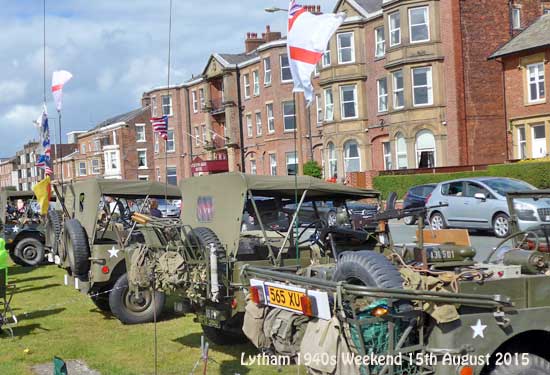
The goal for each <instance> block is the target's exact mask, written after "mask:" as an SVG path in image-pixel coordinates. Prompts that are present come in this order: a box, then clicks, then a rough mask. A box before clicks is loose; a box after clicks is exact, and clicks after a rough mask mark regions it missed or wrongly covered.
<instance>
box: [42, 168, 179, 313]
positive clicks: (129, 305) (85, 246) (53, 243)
mask: <svg viewBox="0 0 550 375" xmlns="http://www.w3.org/2000/svg"><path fill="white" fill-rule="evenodd" d="M54 189H55V191H56V194H57V196H59V197H64V199H60V201H61V205H62V208H63V215H62V217H57V218H52V220H50V221H49V222H51V223H52V224H51V227H52V228H54V229H52V230H51V231H48V232H47V240H46V243H47V246H49V247H50V249H51V253H52V254H53V257H54V262H55V263H56V264H58V265H59V266H60V267H62V268H64V269H65V270H66V271H67V275H66V276H65V284H66V285H70V286H74V287H75V288H76V289H78V290H80V291H81V292H82V293H87V294H89V295H90V297H91V298H92V301H93V302H94V303H95V304H96V306H97V307H98V308H99V309H100V310H102V311H111V312H112V313H113V314H114V315H115V316H116V317H117V318H118V319H119V320H120V321H121V322H123V323H125V324H137V323H144V322H149V321H152V320H153V317H154V316H155V315H156V316H160V314H161V312H162V307H163V304H164V294H163V293H159V292H155V294H154V295H153V294H152V293H151V292H150V291H149V290H136V291H135V292H129V291H128V281H127V275H126V262H125V258H124V254H123V252H121V249H122V248H123V247H125V246H134V244H137V243H140V242H143V236H142V235H141V233H140V232H139V231H138V230H132V227H133V226H134V224H133V222H132V221H131V219H130V218H131V215H132V213H134V212H140V211H144V210H146V209H148V204H149V199H150V198H164V197H165V196H167V197H168V198H169V199H180V198H181V195H180V192H179V189H178V188H177V187H174V186H166V185H164V184H161V183H158V182H149V181H123V180H107V179H86V180H82V181H77V182H73V183H68V184H65V185H63V190H64V191H63V192H62V191H61V189H62V186H60V185H54Z"/></svg>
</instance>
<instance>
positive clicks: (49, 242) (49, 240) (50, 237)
mask: <svg viewBox="0 0 550 375" xmlns="http://www.w3.org/2000/svg"><path fill="white" fill-rule="evenodd" d="M61 222H62V220H61V214H60V213H59V212H58V211H55V210H50V211H48V214H47V216H46V228H45V232H46V246H48V247H49V248H50V249H51V252H52V253H53V254H55V255H57V247H58V244H59V234H60V233H61Z"/></svg>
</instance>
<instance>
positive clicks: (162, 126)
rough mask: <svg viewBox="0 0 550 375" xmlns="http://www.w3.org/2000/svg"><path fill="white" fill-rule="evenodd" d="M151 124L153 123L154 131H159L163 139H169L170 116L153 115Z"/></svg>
mask: <svg viewBox="0 0 550 375" xmlns="http://www.w3.org/2000/svg"><path fill="white" fill-rule="evenodd" d="M151 124H152V125H153V131H154V132H155V133H158V134H159V135H160V136H161V137H162V139H164V140H165V141H167V140H168V117H167V116H162V117H152V118H151Z"/></svg>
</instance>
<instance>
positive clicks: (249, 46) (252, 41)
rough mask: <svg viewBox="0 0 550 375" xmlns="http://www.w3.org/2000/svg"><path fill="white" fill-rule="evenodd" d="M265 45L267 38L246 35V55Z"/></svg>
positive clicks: (251, 34)
mask: <svg viewBox="0 0 550 375" xmlns="http://www.w3.org/2000/svg"><path fill="white" fill-rule="evenodd" d="M264 43H265V38H263V35H262V38H258V33H246V40H245V41H244V47H245V51H246V53H249V52H252V51H254V50H255V49H256V48H258V47H259V46H261V45H262V44H264Z"/></svg>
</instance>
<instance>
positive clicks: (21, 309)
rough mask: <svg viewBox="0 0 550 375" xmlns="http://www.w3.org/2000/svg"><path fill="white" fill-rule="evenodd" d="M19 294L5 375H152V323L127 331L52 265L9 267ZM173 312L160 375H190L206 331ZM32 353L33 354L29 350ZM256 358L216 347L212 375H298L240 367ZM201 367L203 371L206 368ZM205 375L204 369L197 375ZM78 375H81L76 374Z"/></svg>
mask: <svg viewBox="0 0 550 375" xmlns="http://www.w3.org/2000/svg"><path fill="white" fill-rule="evenodd" d="M9 272H10V276H9V280H10V282H11V283H15V284H16V286H17V289H16V291H15V295H14V297H13V300H12V304H11V305H12V308H13V309H14V311H15V313H16V315H17V316H18V318H19V324H18V325H17V326H16V327H15V328H14V336H15V338H14V339H10V338H9V337H8V336H7V335H6V334H2V336H0V374H2V375H10V374H14V375H15V374H17V375H20V374H32V371H31V367H32V366H33V365H36V364H39V363H46V362H51V361H52V359H53V357H54V356H59V357H61V358H63V359H64V360H69V359H80V360H83V361H85V362H86V364H87V365H88V366H89V367H90V368H92V369H95V370H97V371H100V372H101V373H102V374H104V375H112V374H153V373H154V326H153V324H143V325H132V326H125V325H123V324H121V323H120V322H119V321H118V320H117V319H115V318H113V317H112V316H110V315H106V314H104V313H101V312H100V311H99V310H98V309H97V308H96V307H95V305H94V304H93V303H92V301H91V300H90V299H89V297H87V296H85V295H82V294H80V293H79V292H78V291H76V290H74V289H72V288H70V287H67V286H64V285H63V275H64V271H63V270H61V269H59V268H57V267H56V266H53V265H48V266H41V267H39V268H34V269H32V268H23V267H20V266H13V267H10V270H9ZM165 309H166V310H167V312H168V313H165V314H164V317H163V320H162V321H160V322H159V323H158V324H157V332H158V335H157V337H158V364H159V371H158V373H159V374H189V373H190V372H191V370H192V368H193V365H194V364H195V362H196V361H197V359H199V357H200V340H201V329H200V325H199V324H197V323H193V317H192V315H186V316H184V317H181V316H175V315H173V314H170V313H169V311H168V310H170V309H171V306H166V307H165ZM25 349H28V350H29V351H28V353H26V350H25ZM243 352H244V353H245V354H246V355H248V354H255V353H256V350H255V348H254V347H253V346H252V345H232V346H212V348H211V350H210V359H211V361H210V362H209V364H208V374H223V375H225V374H241V375H245V374H262V375H268V374H297V373H302V374H303V373H304V372H305V371H304V370H303V369H298V368H297V367H296V366H290V367H286V368H282V369H277V368H276V367H263V366H261V367H260V366H256V367H245V366H241V360H240V359H241V353H243ZM201 366H202V364H201ZM195 373H196V374H202V368H199V369H197V370H196V371H195ZM70 375H77V374H70Z"/></svg>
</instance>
